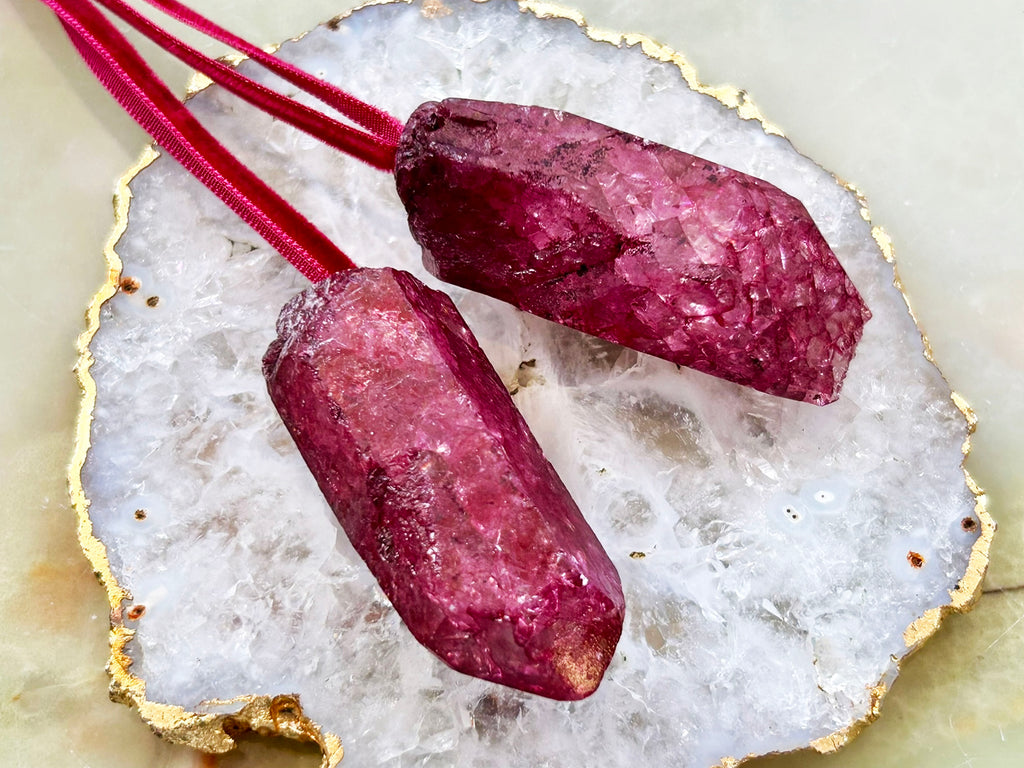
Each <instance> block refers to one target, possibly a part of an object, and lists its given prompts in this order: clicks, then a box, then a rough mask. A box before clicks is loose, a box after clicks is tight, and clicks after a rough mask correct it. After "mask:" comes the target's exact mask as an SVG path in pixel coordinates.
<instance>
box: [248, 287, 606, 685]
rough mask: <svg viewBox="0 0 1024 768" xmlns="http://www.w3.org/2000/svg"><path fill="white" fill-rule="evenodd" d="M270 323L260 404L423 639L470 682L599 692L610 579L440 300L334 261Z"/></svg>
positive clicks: (489, 372) (495, 382) (555, 481)
mask: <svg viewBox="0 0 1024 768" xmlns="http://www.w3.org/2000/svg"><path fill="white" fill-rule="evenodd" d="M277 331H278V338H277V339H276V340H275V341H274V342H273V343H271V345H270V348H269V349H268V350H267V354H266V356H265V357H264V359H263V372H264V375H265V376H266V379H267V384H268V388H269V391H270V396H271V399H272V400H273V401H274V404H275V405H276V406H277V409H278V412H279V413H280V414H281V418H282V419H283V420H284V423H285V425H286V426H287V427H288V430H289V432H291V435H292V437H293V438H294V439H295V443H296V445H297V446H298V448H299V452H300V453H301V454H302V457H303V458H304V459H305V461H306V464H307V465H308V466H309V468H310V470H311V471H312V473H313V476H314V477H315V478H316V479H317V483H318V484H319V485H320V489H321V490H322V491H323V493H324V496H325V497H326V498H327V500H328V503H329V504H330V505H331V508H332V509H333V510H334V513H335V514H336V515H337V517H338V520H339V521H340V522H341V524H342V527H343V528H344V529H345V532H346V533H347V534H348V537H349V540H350V541H351V542H352V545H353V546H354V547H355V549H356V551H357V552H358V553H359V554H360V555H361V556H362V558H363V560H365V561H366V564H367V565H368V566H369V568H370V570H371V571H372V572H373V575H374V576H375V577H376V578H377V581H378V583H379V584H380V586H381V588H382V589H383V590H384V593H385V594H386V595H387V596H388V598H389V599H390V600H391V602H392V604H393V605H394V607H395V609H396V610H397V611H398V613H399V614H400V615H401V617H402V619H403V620H404V621H405V624H406V626H407V627H408V628H409V630H410V631H411V632H412V634H413V635H414V636H415V637H416V639H417V640H419V641H420V642H421V643H423V644H424V645H425V646H427V647H428V648H429V649H430V650H432V651H433V652H434V653H436V654H437V655H438V656H439V657H440V658H441V659H442V660H443V661H444V662H445V663H447V664H448V665H450V666H451V667H453V668H454V669H457V670H459V671H460V672H465V673H466V674H469V675H473V676H474V677H480V678H483V679H485V680H490V681H492V682H496V683H503V684H504V685H508V686H512V687H513V688H519V689H520V690H524V691H529V692H531V693H539V694H541V695H543V696H548V697H549V698H554V699H580V698H583V697H585V696H588V695H590V694H591V693H593V691H594V690H595V689H596V688H597V685H598V683H600V681H601V676H602V675H603V674H604V670H605V668H606V667H607V666H608V662H609V661H610V660H611V658H612V654H613V652H614V650H615V644H616V643H617V642H618V640H619V635H620V634H621V632H622V617H623V611H624V606H623V597H622V586H621V585H620V583H619V576H618V573H617V572H616V570H615V566H613V565H612V563H611V561H610V560H609V559H608V556H607V555H606V554H605V552H604V550H603V549H602V548H601V545H600V544H599V543H598V541H597V538H596V537H595V536H594V533H593V531H591V529H590V527H589V526H588V525H587V523H586V521H585V520H584V519H583V516H582V515H581V514H580V511H579V509H578V508H577V506H576V504H575V503H574V502H573V500H572V497H570V496H569V492H568V491H567V490H566V489H565V486H564V485H563V484H562V482H561V480H559V478H558V475H557V474H555V470H554V469H553V468H552V467H551V464H550V463H549V462H548V461H547V459H545V458H544V454H543V453H542V452H541V449H540V446H538V445H537V441H536V440H535V439H534V438H533V435H532V434H531V433H530V430H529V428H528V427H527V426H526V422H524V421H523V417H522V416H520V415H519V411H517V410H516V408H515V406H514V405H513V404H512V400H511V399H510V398H509V396H508V392H507V390H506V389H505V388H504V386H503V385H502V383H501V380H500V379H499V378H498V376H497V374H496V373H495V372H494V368H493V367H492V366H491V364H490V362H488V360H487V358H486V357H485V356H484V354H483V352H482V351H481V350H480V347H479V345H478V344H477V342H476V339H475V338H474V337H473V334H472V332H471V331H470V330H469V328H467V327H466V324H465V322H464V321H463V319H462V317H461V315H459V312H458V310H457V309H455V306H454V305H453V304H452V302H451V299H449V298H448V297H447V296H446V295H445V294H443V293H439V292H437V291H433V290H430V289H429V288H427V287H426V286H424V285H423V284H422V283H421V282H420V281H419V280H417V279H416V278H415V277H413V276H412V275H410V274H409V273H407V272H397V271H395V270H391V269H381V270H371V269H362V270H356V271H351V272H344V273H339V274H336V275H334V276H333V277H331V278H328V279H327V280H325V281H323V282H321V283H317V284H316V285H315V286H313V287H312V288H310V289H309V290H307V291H305V292H304V293H302V294H299V295H298V296H297V297H295V299H293V300H292V301H290V302H289V303H288V304H287V305H286V306H285V308H284V309H283V310H282V312H281V316H280V318H279V319H278V325H277Z"/></svg>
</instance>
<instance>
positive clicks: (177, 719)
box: [68, 0, 996, 768]
mask: <svg viewBox="0 0 1024 768" xmlns="http://www.w3.org/2000/svg"><path fill="white" fill-rule="evenodd" d="M474 1H475V2H488V1H489V0H474ZM412 2H413V0H368V2H365V3H363V4H361V5H359V6H357V7H355V8H352V9H350V10H349V11H346V12H345V13H342V14H340V15H338V16H336V17H334V18H332V19H330V20H328V21H327V22H325V23H326V24H332V23H337V22H338V21H341V20H343V19H346V18H348V17H349V16H351V15H352V14H353V13H355V12H357V11H359V10H362V9H363V8H367V7H371V6H376V5H392V4H398V3H406V4H411V3H412ZM517 2H518V5H519V9H520V11H521V12H528V13H532V14H533V15H534V16H536V17H537V18H538V19H566V20H569V21H572V22H574V23H575V24H576V25H577V26H578V27H579V28H580V29H581V30H582V31H583V32H584V34H586V35H587V37H589V38H590V39H591V40H594V41H595V42H600V43H607V44H609V45H612V46H615V47H616V48H632V47H634V46H637V45H639V46H640V48H641V51H642V52H643V53H644V54H645V55H647V56H648V57H650V58H652V59H655V60H657V61H661V62H664V63H667V64H672V65H674V66H676V67H677V68H678V69H679V72H680V74H681V76H682V78H683V80H684V82H685V83H686V84H687V86H688V87H689V88H690V89H691V90H693V91H696V92H698V93H701V94H704V95H707V96H711V97H712V98H714V99H716V100H717V101H718V102H720V103H721V104H722V105H724V106H725V107H728V108H729V109H732V110H734V111H735V112H736V114H737V115H738V116H739V117H741V118H742V119H744V120H756V121H757V122H758V123H760V125H761V127H762V128H763V129H764V131H765V133H768V134H773V135H776V136H780V137H785V134H784V133H783V131H782V130H781V129H780V128H779V127H778V126H776V125H774V124H773V123H771V122H769V121H768V120H767V119H766V118H765V116H764V114H763V113H762V112H761V110H760V109H759V108H758V107H757V105H755V104H754V102H753V100H752V99H751V98H750V96H749V94H748V93H747V92H746V91H744V90H742V89H739V88H736V87H734V86H731V85H723V86H716V87H712V86H708V85H705V84H703V83H701V82H700V80H699V79H698V77H697V70H696V68H694V66H693V65H692V64H690V63H689V62H688V61H687V60H686V58H685V57H684V56H683V55H682V54H680V53H678V52H677V51H674V50H672V49H671V48H669V47H668V46H665V45H662V44H661V43H658V42H657V41H655V40H654V39H652V38H650V37H647V36H645V35H641V34H637V33H632V32H630V33H622V32H615V31H612V30H608V29H601V28H597V27H592V26H590V25H589V24H588V23H587V21H586V19H585V18H584V17H583V14H582V13H580V12H579V11H576V10H573V9H570V8H566V7H563V6H559V5H555V4H551V3H547V2H539V1H538V0H517ZM423 5H424V11H425V12H430V13H433V14H438V13H443V12H444V11H445V10H446V9H445V7H444V5H443V1H442V0H423ZM304 36H305V33H304V34H302V35H298V36H297V37H294V38H292V40H293V41H295V40H301V39H302V37H304ZM231 59H233V60H234V61H236V62H237V61H238V60H240V59H238V58H237V57H231ZM208 84H209V81H208V80H206V79H205V78H203V77H201V76H197V77H194V78H193V79H192V81H191V83H190V85H189V89H188V90H189V94H190V95H191V94H194V93H195V92H197V91H199V90H201V89H202V88H204V87H206V86H207V85H208ZM159 155H160V153H159V152H157V151H156V150H155V149H153V148H152V146H150V147H147V148H146V149H145V150H144V151H143V153H142V155H141V156H140V158H139V160H138V161H137V162H136V163H135V164H134V165H133V166H132V167H131V168H129V169H128V170H127V171H126V172H125V174H124V175H123V176H122V177H121V179H120V180H119V181H118V185H117V191H116V193H115V195H114V226H113V229H112V231H111V233H110V237H109V238H108V239H107V242H106V245H105V246H104V250H103V255H104V258H105V260H106V263H107V279H106V282H105V283H104V284H103V286H102V287H101V288H100V289H99V290H98V291H97V293H96V294H95V295H94V296H93V298H92V301H91V302H90V303H89V307H88V309H87V310H86V328H85V330H84V331H83V332H82V334H81V335H80V336H79V337H78V342H77V350H78V362H77V364H76V365H75V376H76V378H77V379H78V384H79V386H80V388H81V390H82V400H81V404H80V407H79V413H78V419H77V422H76V429H75V439H74V446H73V450H72V457H71V463H70V466H69V468H68V488H69V493H70V497H71V504H72V507H73V509H74V511H75V515H76V517H77V521H78V526H77V528H78V541H79V545H80V546H81V548H82V551H83V552H84V554H85V556H86V558H87V559H88V560H89V563H90V564H91V565H92V568H93V571H94V573H95V574H96V577H97V578H98V579H99V581H100V584H101V585H102V586H103V588H104V590H105V591H106V593H107V600H108V602H109V604H110V636H109V638H110V658H109V660H108V662H107V672H108V674H109V675H110V680H111V682H110V697H111V699H113V700H114V701H118V702H121V703H123V704H126V705H128V706H130V707H134V708H135V709H137V710H138V712H139V716H140V717H141V718H142V720H143V721H144V722H145V723H146V724H147V725H149V726H150V728H152V729H153V731H154V732H156V733H157V734H158V735H160V736H162V737H164V738H166V739H167V740H168V741H172V742H176V743H179V744H184V745H188V746H191V747H194V748H196V749H199V750H202V751H204V752H210V753H223V752H227V751H229V750H231V749H233V748H234V747H235V746H236V743H235V739H236V738H237V737H238V736H239V735H241V734H244V733H248V732H252V733H256V734H259V735H260V736H284V737H287V738H291V739H296V740H299V741H309V742H313V743H315V744H317V745H318V746H319V748H320V751H321V754H322V755H323V759H322V762H321V768H336V766H337V765H338V764H339V763H340V762H341V760H342V757H343V755H344V750H343V748H342V744H341V739H340V738H339V737H338V736H336V735H334V734H332V733H329V732H326V731H324V730H323V729H322V728H321V727H320V726H319V725H318V724H317V723H315V722H313V721H312V720H310V719H309V718H308V717H306V716H305V715H304V714H303V712H302V707H301V704H300V702H299V696H298V695H297V694H279V695H277V696H258V695H251V696H240V697H237V698H235V699H231V700H230V701H211V702H204V703H205V704H208V705H210V706H225V705H238V708H237V709H236V710H235V711H234V712H231V713H228V714H204V713H200V712H190V711H188V710H185V709H184V708H182V707H179V706H175V705H170V704H163V703H160V702H154V701H151V700H149V699H148V698H147V697H146V682H145V681H144V680H143V679H142V678H140V677H138V676H136V675H135V674H133V673H132V671H131V664H132V660H131V658H130V657H129V656H128V653H127V651H126V647H127V645H128V643H129V642H130V641H131V639H132V637H133V636H134V631H133V630H131V629H129V628H128V627H126V626H125V624H124V618H123V613H124V607H125V605H126V604H128V603H130V602H131V599H132V598H131V594H130V593H129V591H128V590H126V589H125V588H124V587H122V586H121V585H120V584H118V583H117V580H116V579H115V578H114V575H113V573H112V571H111V568H110V561H109V559H108V557H107V550H106V547H105V546H104V544H103V542H101V541H100V540H99V539H97V538H96V536H95V535H94V534H93V528H92V520H91V519H90V517H89V499H88V498H87V497H86V495H85V489H84V488H83V486H82V468H83V467H84V465H85V461H86V457H87V455H88V452H89V447H90V443H91V440H90V433H91V428H92V419H93V411H94V409H95V406H96V394H97V388H96V382H95V380H94V379H93V378H92V375H91V373H90V370H91V368H92V364H93V362H94V358H93V355H92V352H91V350H90V348H89V347H90V344H91V342H92V339H93V337H94V336H95V335H96V332H97V331H98V330H99V325H100V309H101V307H102V306H103V304H104V303H106V302H107V301H108V300H109V299H110V298H111V297H112V296H114V295H115V294H116V293H117V291H118V281H119V279H120V276H121V268H122V263H121V259H120V257H119V256H118V254H117V251H116V250H115V248H116V245H117V242H118V241H119V240H120V238H121V236H122V235H123V234H124V232H125V231H126V230H127V228H128V215H129V208H130V205H131V200H132V193H131V190H130V188H129V184H130V183H131V181H132V180H133V179H134V178H135V176H136V175H137V174H138V173H140V172H141V171H142V170H143V169H145V168H146V167H147V166H149V165H150V163H152V162H153V161H154V160H155V159H156V158H157V157H159ZM826 170H827V169H826ZM829 173H830V174H831V175H832V177H833V178H835V179H836V181H837V182H838V183H839V184H840V185H842V186H843V187H845V188H846V189H848V190H849V191H850V192H852V193H853V194H854V195H856V197H857V201H858V203H859V205H860V208H861V216H862V217H863V218H864V220H865V221H866V222H868V223H869V224H870V223H872V219H871V213H870V210H869V209H868V204H867V200H866V199H865V197H864V194H863V193H862V192H861V190H859V189H858V188H857V187H856V186H855V185H853V184H851V183H849V182H846V181H844V180H843V179H840V178H839V177H837V176H836V175H835V174H832V173H831V172H829ZM871 234H872V237H873V238H874V240H875V242H876V243H877V244H878V248H879V252H880V253H881V255H882V257H883V258H884V259H885V260H886V261H887V262H888V263H889V264H891V265H892V268H893V285H894V286H895V287H896V289H897V290H898V291H899V292H900V295H902V296H903V300H904V302H905V303H906V305H907V311H908V312H909V313H910V316H911V318H912V319H913V321H914V324H915V325H916V326H917V328H918V331H919V332H920V334H921V341H922V344H923V346H924V357H925V359H927V360H928V362H930V363H932V365H934V364H935V360H934V357H933V354H932V348H931V345H930V344H929V342H928V337H927V336H926V335H925V333H924V331H923V330H922V329H921V324H920V322H919V321H918V318H917V315H916V314H915V312H914V309H913V307H912V306H911V304H910V298H909V296H908V295H907V293H906V291H904V289H903V284H902V281H901V280H900V277H899V272H898V270H897V268H896V256H895V249H894V247H893V243H892V240H891V238H890V237H889V235H888V234H887V233H886V232H885V230H883V229H882V228H881V227H880V226H877V225H872V228H871ZM940 374H941V371H940ZM943 380H946V379H945V376H943ZM946 383H947V385H948V384H949V382H948V381H947V382H946ZM950 396H951V399H952V401H953V403H954V405H955V406H956V408H957V409H958V410H959V411H960V413H961V414H962V415H963V417H964V421H965V423H966V426H967V437H966V438H965V440H964V443H963V446H962V452H963V457H964V459H963V462H961V468H962V469H963V473H964V481H965V483H966V485H967V488H968V489H969V490H970V491H971V493H972V494H973V495H974V498H975V504H974V511H975V514H976V515H977V516H978V520H979V522H980V524H981V534H980V535H979V537H978V540H977V541H976V542H975V543H974V546H973V547H972V549H971V555H970V559H969V561H968V565H967V569H966V571H965V573H964V575H963V577H962V578H961V579H960V581H959V582H958V584H957V586H956V588H955V589H954V590H953V591H951V592H950V602H949V603H948V604H946V605H943V606H940V607H938V608H933V609H931V610H929V611H927V612H926V613H925V614H924V615H923V616H921V617H919V618H918V619H916V620H915V621H914V622H913V623H911V624H910V626H908V627H907V628H906V630H905V631H904V633H903V638H904V642H905V644H906V647H907V649H908V653H907V655H906V656H904V657H903V658H902V659H900V661H899V662H897V669H899V667H900V666H902V662H903V659H906V658H908V657H909V656H910V655H911V654H912V653H913V652H915V651H916V650H918V649H919V648H920V647H921V646H922V645H923V644H924V642H925V641H926V640H928V639H929V638H930V637H931V636H932V635H934V634H935V632H936V631H938V629H939V626H940V625H941V624H942V621H943V619H944V618H945V617H946V616H947V615H949V614H950V613H964V612H967V611H969V610H970V609H971V608H973V607H974V605H975V603H976V602H977V600H978V598H979V597H980V595H981V586H982V581H983V580H984V577H985V571H986V569H987V567H988V556H989V549H990V547H991V545H992V539H993V536H994V535H995V530H996V524H995V521H994V520H993V519H992V517H991V515H990V514H989V512H988V506H987V501H986V496H985V493H984V491H983V490H982V489H981V487H980V486H979V485H978V484H977V483H976V482H975V480H974V478H973V477H971V474H970V472H969V471H968V470H967V468H966V466H965V463H966V460H967V457H968V455H969V454H970V451H971V436H972V434H973V433H974V429H975V426H976V424H977V418H976V416H975V414H974V411H973V410H972V409H971V407H970V405H969V404H968V403H967V401H966V399H964V397H963V396H962V395H960V394H959V393H958V392H956V391H954V390H953V389H952V387H950ZM888 690H889V686H888V684H887V683H886V682H885V681H884V680H882V681H879V682H878V683H877V684H876V685H875V686H874V687H873V688H871V698H870V704H869V707H868V711H867V712H866V713H865V714H864V715H863V716H862V717H861V718H859V719H858V720H857V721H855V722H854V723H852V724H851V725H848V726H846V727H845V728H842V729H840V730H838V731H835V732H834V733H831V734H829V735H827V736H823V737H821V738H819V739H815V740H813V741H812V742H810V744H809V745H808V746H809V747H811V748H812V749H814V750H816V751H818V752H821V753H830V752H835V751H837V750H839V749H841V748H842V747H844V746H846V745H847V744H848V743H849V742H850V741H851V740H852V739H853V738H854V737H855V736H856V735H857V734H858V733H860V731H861V730H863V729H864V728H865V727H866V726H867V725H869V724H870V723H872V722H874V721H875V720H876V719H878V716H879V714H880V713H881V705H882V700H883V699H884V698H885V695H886V694H887V693H888ZM762 756H763V755H753V754H751V755H746V756H745V757H742V758H739V759H737V758H734V757H723V758H722V759H721V760H720V762H719V766H720V767H721V768H736V767H737V766H739V765H741V764H742V763H744V762H746V761H747V760H750V759H753V758H755V757H762Z"/></svg>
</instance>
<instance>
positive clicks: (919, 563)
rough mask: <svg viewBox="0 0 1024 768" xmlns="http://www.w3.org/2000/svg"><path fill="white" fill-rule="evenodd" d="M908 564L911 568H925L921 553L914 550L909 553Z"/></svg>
mask: <svg viewBox="0 0 1024 768" xmlns="http://www.w3.org/2000/svg"><path fill="white" fill-rule="evenodd" d="M907 562H908V563H910V567H911V568H923V567H924V557H922V556H921V553H919V552H915V551H914V550H910V551H909V552H907Z"/></svg>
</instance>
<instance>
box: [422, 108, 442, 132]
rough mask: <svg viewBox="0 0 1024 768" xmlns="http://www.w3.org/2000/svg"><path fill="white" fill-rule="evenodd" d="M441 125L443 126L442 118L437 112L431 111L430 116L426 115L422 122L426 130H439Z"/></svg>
mask: <svg viewBox="0 0 1024 768" xmlns="http://www.w3.org/2000/svg"><path fill="white" fill-rule="evenodd" d="M442 126H444V118H443V117H441V115H439V114H438V113H437V112H432V113H431V114H430V117H428V118H427V120H426V122H425V123H424V127H425V128H426V129H427V130H428V131H437V130H440V129H441V127H442Z"/></svg>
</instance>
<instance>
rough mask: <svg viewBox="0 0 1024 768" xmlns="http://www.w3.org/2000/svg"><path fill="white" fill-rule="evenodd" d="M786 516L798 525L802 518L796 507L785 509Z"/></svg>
mask: <svg viewBox="0 0 1024 768" xmlns="http://www.w3.org/2000/svg"><path fill="white" fill-rule="evenodd" d="M786 516H787V517H788V518H789V519H790V520H792V521H793V522H794V523H799V522H800V518H801V517H802V515H801V514H800V510H799V509H797V508H796V507H786Z"/></svg>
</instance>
